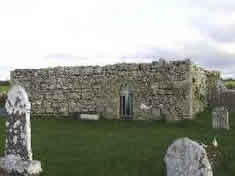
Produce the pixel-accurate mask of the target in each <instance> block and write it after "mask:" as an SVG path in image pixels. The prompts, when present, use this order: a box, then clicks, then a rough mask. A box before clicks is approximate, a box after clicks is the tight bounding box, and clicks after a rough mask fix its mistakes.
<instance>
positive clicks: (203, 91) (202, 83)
mask: <svg viewBox="0 0 235 176" xmlns="http://www.w3.org/2000/svg"><path fill="white" fill-rule="evenodd" d="M219 79H220V73H219V72H217V71H207V70H204V69H203V68H201V67H198V66H196V65H192V85H193V87H192V89H193V91H192V100H193V102H192V104H193V107H192V108H193V114H196V113H197V112H202V111H204V110H205V109H206V108H208V107H211V106H212V105H214V104H215V102H216V101H217V98H218V96H217V95H216V93H215V88H216V82H217V80H219Z"/></svg>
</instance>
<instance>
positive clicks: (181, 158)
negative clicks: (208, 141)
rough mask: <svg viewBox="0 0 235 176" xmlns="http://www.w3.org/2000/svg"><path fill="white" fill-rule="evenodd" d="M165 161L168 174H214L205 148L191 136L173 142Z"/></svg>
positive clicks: (190, 175)
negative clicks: (190, 137)
mask: <svg viewBox="0 0 235 176" xmlns="http://www.w3.org/2000/svg"><path fill="white" fill-rule="evenodd" d="M164 161H165V164H166V169H167V176H213V173H212V168H211V165H210V163H209V160H208V158H207V153H206V151H205V149H204V148H203V147H202V146H201V145H199V144H198V143H197V142H195V141H192V140H191V139H189V138H180V139H178V140H176V141H175V142H174V143H173V144H171V145H170V147H169V148H168V150H167V153H166V155H165V158H164Z"/></svg>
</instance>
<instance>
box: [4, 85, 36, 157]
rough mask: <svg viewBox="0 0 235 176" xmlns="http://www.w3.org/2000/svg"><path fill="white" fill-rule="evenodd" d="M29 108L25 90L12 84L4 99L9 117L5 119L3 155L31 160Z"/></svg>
mask: <svg viewBox="0 0 235 176" xmlns="http://www.w3.org/2000/svg"><path fill="white" fill-rule="evenodd" d="M30 109H31V106H30V102H29V99H28V96H27V93H26V92H25V90H24V89H23V88H22V87H20V86H14V87H13V88H12V89H11V90H10V91H9V92H8V98H7V101H6V110H7V112H8V114H9V117H8V119H7V121H6V128H7V135H6V146H5V155H9V154H13V155H16V156H20V157H21V158H22V159H24V160H32V149H31V127H30Z"/></svg>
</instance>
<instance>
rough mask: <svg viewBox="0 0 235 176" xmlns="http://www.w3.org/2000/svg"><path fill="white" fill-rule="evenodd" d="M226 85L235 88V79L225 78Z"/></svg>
mask: <svg viewBox="0 0 235 176" xmlns="http://www.w3.org/2000/svg"><path fill="white" fill-rule="evenodd" d="M224 85H225V86H226V87H227V88H228V89H235V80H225V81H224Z"/></svg>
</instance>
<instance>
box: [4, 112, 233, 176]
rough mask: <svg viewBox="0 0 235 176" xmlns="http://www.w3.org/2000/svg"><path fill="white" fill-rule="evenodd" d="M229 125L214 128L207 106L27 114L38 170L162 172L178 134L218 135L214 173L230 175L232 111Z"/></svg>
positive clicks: (152, 175) (57, 173)
mask: <svg viewBox="0 0 235 176" xmlns="http://www.w3.org/2000/svg"><path fill="white" fill-rule="evenodd" d="M230 119H231V121H230V123H231V130H230V131H226V130H214V129H212V128H211V119H210V114H209V113H208V112H204V113H201V114H199V115H198V118H197V119H196V120H194V121H182V122H179V123H166V122H163V121H117V120H107V121H105V120H100V121H79V120H32V148H33V155H34V156H33V157H34V159H37V160H40V161H41V162H42V167H43V169H44V173H43V174H42V175H43V176H65V175H68V176H78V175H82V176H165V175H166V173H165V171H164V163H163V158H164V154H165V152H166V150H167V147H168V145H169V144H171V143H172V142H173V141H174V140H175V139H177V138H179V137H185V136H188V137H190V138H191V139H193V140H196V141H200V142H203V143H206V144H208V143H211V141H212V139H213V137H214V136H215V135H216V136H217V141H218V143H219V145H220V147H221V148H222V149H223V150H224V151H225V154H226V155H225V156H226V157H225V159H224V160H223V161H222V164H221V165H220V166H219V167H217V168H216V171H215V172H214V176H221V175H223V176H232V175H235V147H234V146H235V129H234V128H235V126H233V124H235V120H234V119H235V114H233V115H231V116H230ZM4 126H5V125H4V120H3V119H1V120H0V152H1V155H3V147H4Z"/></svg>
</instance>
